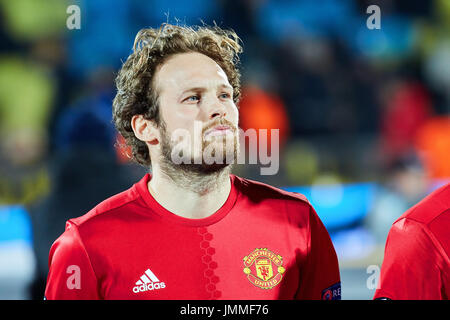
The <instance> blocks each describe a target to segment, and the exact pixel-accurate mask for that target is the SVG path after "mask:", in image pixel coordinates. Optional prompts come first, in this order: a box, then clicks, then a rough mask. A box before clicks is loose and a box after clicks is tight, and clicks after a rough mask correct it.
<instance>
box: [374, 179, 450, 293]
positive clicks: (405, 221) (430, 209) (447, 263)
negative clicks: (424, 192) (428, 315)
mask: <svg viewBox="0 0 450 320" xmlns="http://www.w3.org/2000/svg"><path fill="white" fill-rule="evenodd" d="M449 257H450V184H448V185H446V186H443V187H441V188H439V189H438V190H436V191H434V192H433V193H431V194H430V195H429V196H427V197H426V198H425V199H423V200H422V201H421V202H419V203H418V204H417V205H415V206H414V207H412V208H411V209H409V210H408V211H406V212H405V214H403V215H402V216H401V217H400V218H399V219H398V220H397V221H395V222H394V224H393V225H392V228H391V230H390V231H389V235H388V238H387V242H386V248H385V254H384V261H383V265H382V267H381V276H380V287H379V289H378V290H377V291H376V292H375V296H374V298H375V299H379V298H389V299H401V300H407V299H408V300H409V299H414V300H418V299H421V300H422V299H432V300H440V299H449V297H450V259H449Z"/></svg>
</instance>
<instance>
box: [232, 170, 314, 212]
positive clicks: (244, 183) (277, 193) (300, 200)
mask: <svg viewBox="0 0 450 320" xmlns="http://www.w3.org/2000/svg"><path fill="white" fill-rule="evenodd" d="M234 178H235V182H236V187H237V188H238V189H239V191H240V193H241V194H242V195H243V196H244V197H247V198H249V199H250V200H253V201H258V202H261V201H265V200H273V201H277V202H286V203H289V202H292V203H296V204H298V205H302V206H307V207H310V206H311V204H310V203H309V201H308V199H307V198H306V197H305V196H304V195H303V194H301V193H297V192H291V191H286V190H283V189H281V188H277V187H274V186H271V185H269V184H266V183H263V182H259V181H255V180H250V179H246V178H242V177H238V176H234Z"/></svg>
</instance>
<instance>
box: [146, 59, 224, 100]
mask: <svg viewBox="0 0 450 320" xmlns="http://www.w3.org/2000/svg"><path fill="white" fill-rule="evenodd" d="M155 83H156V85H157V88H158V89H159V91H164V90H167V89H175V90H182V89H186V88H188V87H197V86H199V87H212V86H214V87H216V86H219V85H223V84H225V85H229V82H228V78H227V75H226V74H225V72H224V71H223V70H222V68H221V67H220V66H219V65H218V64H217V63H216V62H215V61H214V60H213V59H211V58H210V57H208V56H206V55H204V54H201V53H197V52H190V53H181V54H177V55H174V56H172V57H170V58H169V60H167V61H166V62H165V63H164V64H163V65H161V67H160V68H159V70H158V71H157V72H156V75H155Z"/></svg>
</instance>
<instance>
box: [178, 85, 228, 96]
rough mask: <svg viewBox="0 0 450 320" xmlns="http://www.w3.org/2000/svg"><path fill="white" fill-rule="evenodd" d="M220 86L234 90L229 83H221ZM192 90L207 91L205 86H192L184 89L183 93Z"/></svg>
mask: <svg viewBox="0 0 450 320" xmlns="http://www.w3.org/2000/svg"><path fill="white" fill-rule="evenodd" d="M217 87H218V88H226V89H230V90H233V87H232V86H230V85H228V84H224V83H222V84H220V85H218V86H217ZM190 91H206V88H205V87H192V88H188V89H186V90H183V92H182V93H181V95H183V94H185V93H186V92H190Z"/></svg>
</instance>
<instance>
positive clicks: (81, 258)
mask: <svg viewBox="0 0 450 320" xmlns="http://www.w3.org/2000/svg"><path fill="white" fill-rule="evenodd" d="M49 268H50V269H49V273H48V276H47V286H46V288H45V298H46V299H48V300H72V299H76V300H85V299H99V296H98V290H97V279H96V276H95V274H94V271H93V269H92V266H91V262H90V260H89V256H88V254H87V252H86V249H85V247H84V245H83V243H82V241H81V238H80V235H79V234H78V230H77V227H76V226H75V225H73V224H71V223H70V222H69V223H68V224H67V226H66V231H65V232H64V233H63V234H62V235H61V236H60V237H59V238H58V239H57V240H56V241H55V242H54V243H53V245H52V247H51V249H50V257H49Z"/></svg>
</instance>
